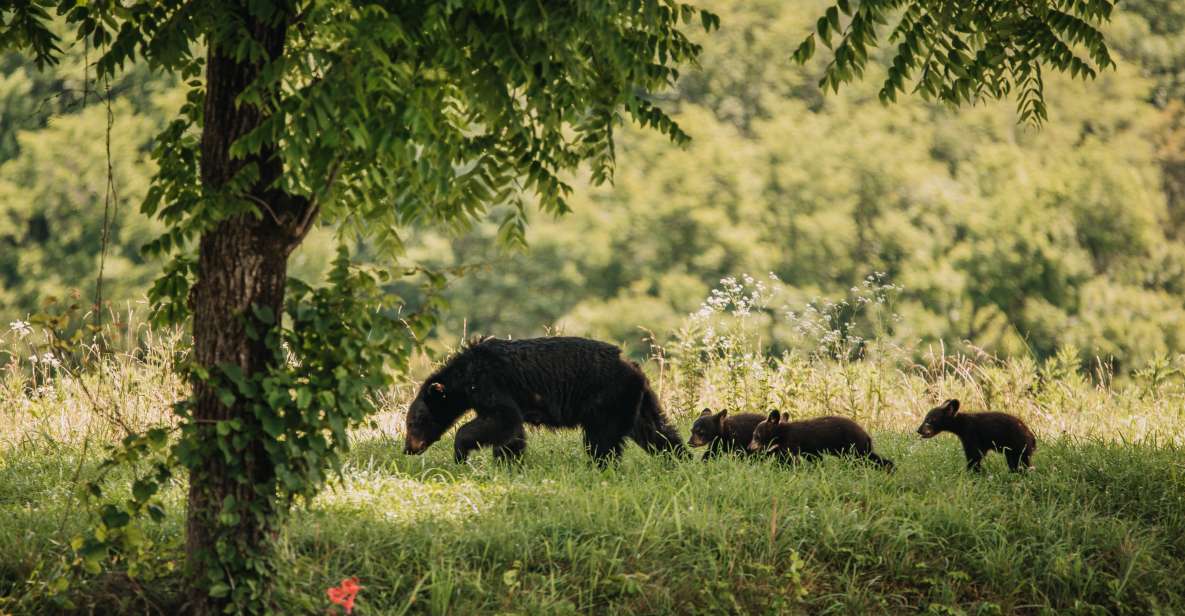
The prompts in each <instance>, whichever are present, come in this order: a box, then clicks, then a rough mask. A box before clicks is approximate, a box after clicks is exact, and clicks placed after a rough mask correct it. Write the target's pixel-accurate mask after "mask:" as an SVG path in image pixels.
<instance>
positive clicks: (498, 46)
mask: <svg viewBox="0 0 1185 616" xmlns="http://www.w3.org/2000/svg"><path fill="white" fill-rule="evenodd" d="M246 4H247V6H246V7H245V10H244V7H240V6H238V3H231V2H210V3H190V2H180V1H175V0H174V1H170V2H138V3H133V4H131V5H130V6H128V5H125V4H124V3H118V2H114V1H110V0H108V1H92V2H86V3H83V2H78V1H77V0H59V1H58V2H56V3H54V2H46V1H42V2H32V3H30V4H28V5H25V6H23V7H20V8H15V9H12V10H11V11H10V14H9V15H8V18H7V19H6V22H5V24H4V26H3V32H4V36H5V39H6V40H5V43H7V44H9V45H12V44H14V43H15V44H16V45H18V46H22V47H27V48H28V49H31V50H32V51H33V53H34V54H35V56H36V57H37V59H38V60H39V61H40V62H43V63H52V62H54V61H55V60H56V58H57V57H58V55H59V53H60V41H58V40H57V38H56V36H55V35H54V34H53V31H52V30H51V29H50V27H49V20H50V17H49V11H48V9H49V7H50V6H51V5H52V6H56V8H57V12H58V13H60V14H63V15H65V16H66V20H67V22H68V23H69V24H71V25H72V26H73V27H74V28H75V29H76V31H77V34H78V36H79V37H83V38H86V39H87V40H88V41H89V43H90V44H91V45H92V46H93V47H94V48H96V49H101V50H102V55H101V57H100V59H99V60H98V63H97V67H98V72H99V73H100V74H101V75H103V74H110V73H112V72H114V71H116V70H117V69H119V68H120V67H123V66H124V65H125V63H127V62H131V61H135V60H137V59H139V58H142V59H143V60H145V61H147V62H148V63H149V64H151V65H152V66H154V67H156V68H160V69H164V70H166V71H173V72H179V73H181V74H182V75H183V76H185V77H186V78H192V81H190V86H191V87H192V88H193V92H192V93H191V97H190V101H191V103H190V104H189V105H186V106H185V107H184V108H183V110H182V111H183V115H184V117H183V118H181V119H179V120H178V121H177V122H175V123H174V125H173V126H171V127H170V128H169V129H168V130H167V131H166V132H165V133H164V134H163V135H162V137H163V138H162V140H161V145H162V146H163V148H164V150H163V151H161V152H160V153H159V157H160V163H161V173H160V175H159V177H158V178H157V186H156V187H155V189H154V190H153V191H152V192H150V194H149V197H148V199H147V201H146V205H145V209H146V211H147V212H148V213H150V214H156V215H158V216H159V217H161V218H162V219H164V220H165V221H166V222H168V223H170V224H171V226H172V229H171V230H170V232H169V234H168V235H167V236H166V237H165V238H162V240H163V241H162V242H159V243H157V244H155V245H154V246H152V247H151V249H152V250H153V251H154V252H170V251H174V250H176V249H178V248H180V247H181V246H184V245H185V244H186V242H187V241H188V240H191V239H192V238H193V237H194V236H195V235H196V234H197V233H200V231H201V230H202V229H204V228H208V227H209V226H210V225H211V224H212V223H213V222H216V221H217V220H219V219H221V218H222V217H224V216H225V215H227V214H229V213H230V212H221V211H210V210H211V208H212V207H215V206H211V204H210V202H209V200H208V197H209V195H205V194H203V193H202V192H201V191H200V190H199V189H198V186H199V185H200V183H199V182H198V181H197V179H198V175H197V174H198V169H197V162H196V161H197V154H196V150H197V147H198V142H197V140H196V139H195V138H193V137H191V136H189V135H191V134H192V133H191V131H190V129H191V128H193V127H195V126H197V125H200V123H201V112H202V109H201V104H200V101H201V95H202V89H203V87H204V84H203V83H202V81H201V80H200V79H196V77H197V76H198V75H199V74H200V72H201V66H202V64H203V60H202V59H201V58H199V57H196V56H195V54H194V52H195V50H196V49H198V46H199V44H206V45H219V46H221V47H223V48H224V49H230V50H233V53H234V55H235V57H236V59H238V60H239V61H260V62H262V61H263V59H264V58H265V57H266V54H265V50H264V49H263V48H262V47H261V46H260V45H259V44H258V43H255V42H254V41H253V40H252V38H251V37H250V36H249V35H248V32H247V30H246V25H245V24H246V22H247V18H248V17H249V18H251V19H255V20H261V21H264V22H267V23H280V22H281V21H286V22H287V23H288V24H289V27H288V28H287V32H288V35H287V36H288V40H287V44H286V46H285V52H284V54H283V55H282V56H281V57H280V58H278V59H276V60H275V61H273V62H270V63H268V64H267V65H266V67H265V68H264V70H263V72H262V77H261V78H260V79H259V80H257V82H256V83H254V84H252V85H251V87H250V88H249V89H248V91H247V92H246V93H244V95H243V96H242V97H241V98H240V101H239V102H240V104H242V103H250V104H253V105H255V106H257V107H259V108H261V109H263V110H264V111H265V113H264V115H265V117H266V120H265V121H264V122H263V124H262V126H260V127H259V128H258V129H257V130H255V131H253V132H251V133H250V134H248V135H246V136H245V137H244V138H242V139H240V140H239V141H238V142H237V143H236V145H235V149H234V152H233V153H234V154H235V155H237V156H239V157H242V158H246V156H247V155H249V154H255V153H259V152H260V151H262V150H264V149H265V148H268V149H274V150H275V151H277V152H279V155H280V156H281V158H282V160H283V164H284V173H283V175H282V178H281V179H280V180H279V181H280V183H281V184H282V185H281V186H278V187H276V188H280V189H282V190H283V191H285V192H287V193H289V194H293V195H300V196H304V197H308V198H312V199H315V200H316V203H318V204H320V207H321V212H320V213H321V214H323V215H324V216H325V218H326V219H327V220H328V221H329V222H333V223H338V224H339V225H341V228H342V229H343V230H346V231H356V232H359V233H361V234H363V235H367V236H372V237H374V238H375V239H376V240H377V241H378V244H379V245H380V246H382V247H387V248H397V247H398V246H399V244H400V240H399V236H398V232H397V229H399V228H400V227H403V226H405V225H407V224H409V223H413V222H416V221H421V220H429V221H436V222H441V221H443V222H448V223H454V224H465V223H468V222H470V221H472V220H474V219H475V218H476V217H478V216H479V215H481V214H483V213H484V212H486V211H487V209H488V208H490V207H491V206H496V205H510V206H513V207H511V208H510V212H511V213H510V214H509V215H508V216H507V217H506V218H505V220H504V221H503V225H502V230H503V234H504V236H505V237H506V239H509V240H512V241H514V240H521V238H522V233H523V229H524V226H525V208H524V198H525V195H528V194H533V195H535V196H536V197H537V199H538V204H539V206H540V207H541V208H542V209H544V210H545V211H549V212H555V213H560V212H564V211H566V209H567V206H566V204H565V198H566V196H567V195H568V193H569V191H570V187H569V186H568V185H567V184H566V183H565V182H564V181H563V180H561V179H560V174H561V172H563V171H565V170H569V169H572V168H574V167H576V166H577V165H578V164H579V163H581V162H584V161H588V162H589V163H590V165H591V167H592V171H593V173H592V177H593V180H594V181H596V182H602V181H604V180H606V179H607V178H608V177H609V176H610V174H611V173H612V170H613V160H614V152H613V133H614V127H615V126H616V125H617V124H620V123H621V122H622V120H623V119H624V118H629V119H631V120H633V121H635V122H637V123H638V124H640V125H642V126H646V127H652V128H654V129H656V130H658V131H660V132H661V133H663V134H665V135H667V136H668V137H670V138H671V139H672V140H674V141H677V142H682V141H685V140H686V138H687V137H686V135H685V134H684V133H683V132H682V131H681V130H680V129H679V128H678V126H676V125H675V124H674V123H673V122H672V121H671V120H670V119H669V118H668V117H667V115H666V114H665V113H663V111H662V110H660V109H659V108H657V107H656V106H655V105H654V104H653V103H652V102H650V100H648V98H647V92H650V91H654V90H656V89H661V88H663V87H666V86H669V85H670V84H672V83H673V82H674V81H675V79H676V78H677V77H678V72H677V69H676V68H674V67H675V66H677V65H678V64H680V63H684V62H688V61H691V60H693V59H694V58H695V56H696V55H697V54H698V52H699V50H700V47H699V46H698V45H697V44H695V43H693V42H691V41H690V40H689V39H688V38H687V36H686V35H685V34H684V32H683V31H682V30H680V27H681V26H683V25H686V24H688V23H699V24H702V26H703V27H705V28H712V27H714V25H715V17H714V16H713V15H711V14H710V13H707V12H703V11H698V10H695V9H693V8H692V7H691V6H689V5H684V4H680V3H675V2H655V1H649V2H636V1H634V2H604V1H602V0H588V1H582V2H565V3H535V2H524V3H504V2H494V1H482V2H435V1H422V2H394V3H387V2H375V3H365V4H362V3H356V2H350V1H348V0H315V1H311V2H296V3H289V2H279V1H276V2H269V1H266V0H263V1H257V2H250V3H246ZM243 173H244V176H243V177H241V178H239V183H238V185H239V186H244V185H249V183H250V180H251V179H252V178H251V177H250V174H251V173H252V170H251V169H249V168H248V169H246V170H245V171H244V172H243ZM166 204H167V205H166ZM218 207H224V206H218Z"/></svg>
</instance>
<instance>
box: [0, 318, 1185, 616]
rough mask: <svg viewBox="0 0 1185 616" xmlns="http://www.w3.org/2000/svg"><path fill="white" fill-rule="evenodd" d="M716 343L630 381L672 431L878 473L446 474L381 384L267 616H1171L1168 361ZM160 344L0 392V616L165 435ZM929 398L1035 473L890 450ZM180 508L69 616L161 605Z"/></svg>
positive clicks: (294, 526) (280, 562)
mask: <svg viewBox="0 0 1185 616" xmlns="http://www.w3.org/2000/svg"><path fill="white" fill-rule="evenodd" d="M729 348H730V350H729V351H728V352H727V353H717V352H715V351H713V352H706V351H704V350H702V349H698V348H697V347H691V348H690V350H685V351H683V352H682V355H681V356H675V357H672V358H665V357H662V356H661V355H660V356H658V357H656V358H653V360H652V361H650V362H648V364H647V368H648V372H649V373H650V375H651V380H652V383H653V385H654V387H655V389H656V391H658V392H659V394H660V396H661V398H662V400H663V405H664V407H665V408H666V409H668V412H670V413H671V414H672V415H673V416H674V417H675V419H676V421H677V424H678V427H679V429H680V431H681V433H682V434H683V435H684V436H686V435H687V433H688V429H689V427H690V424H691V421H692V419H693V418H694V417H695V416H696V415H698V411H699V409H700V408H702V407H703V406H705V405H707V406H713V407H722V406H726V407H728V408H731V409H735V410H737V411H764V410H766V409H768V408H780V409H783V410H786V411H789V412H790V413H791V414H792V415H794V416H795V417H809V416H813V415H822V414H841V415H847V416H850V417H852V418H854V419H856V420H857V421H859V422H860V423H861V424H863V425H865V426H866V427H867V428H868V429H869V430H870V432H871V433H872V435H873V438H874V441H875V444H876V445H875V446H876V449H877V451H878V452H879V453H881V454H882V455H884V456H887V457H889V458H891V459H893V460H894V462H896V464H897V470H896V472H894V473H892V474H889V473H885V472H883V471H880V470H878V469H875V468H870V467H868V466H866V465H862V464H860V463H857V462H852V461H849V460H843V459H836V458H829V459H826V460H824V461H823V462H820V463H812V464H804V465H800V466H797V467H786V466H782V465H779V464H776V463H772V462H770V461H762V460H746V459H721V460H714V461H712V462H710V463H703V462H701V461H700V460H699V456H698V453H697V455H696V457H695V459H689V460H670V459H665V458H654V457H649V456H646V455H645V454H644V453H642V452H641V451H640V450H639V448H637V447H636V446H631V447H629V448H628V449H627V452H626V455H625V456H624V458H623V459H622V460H621V462H620V464H617V465H615V466H612V467H610V468H608V469H599V468H597V467H596V466H595V465H593V464H591V463H590V462H589V461H588V459H587V457H586V456H585V455H584V454H583V452H582V450H581V445H580V437H579V434H578V433H576V432H574V431H561V432H552V431H546V430H540V431H534V432H532V434H531V435H530V436H529V442H530V445H529V447H528V451H527V454H526V456H525V458H524V460H523V461H522V463H521V464H520V465H513V466H505V465H499V464H496V463H494V462H493V460H492V459H491V457H490V455H489V453H488V452H482V453H480V454H479V455H476V456H474V457H473V458H472V459H471V461H470V463H469V464H464V465H458V464H455V463H454V462H453V461H452V443H451V437H446V438H445V439H444V440H443V441H442V442H440V443H438V444H436V445H435V446H433V447H432V448H431V449H429V450H428V452H427V453H426V454H425V455H423V456H419V457H409V456H406V455H404V454H403V453H402V443H401V442H400V441H399V440H398V439H399V438H401V432H402V427H403V412H404V410H405V409H406V405H407V402H408V397H409V395H410V393H411V388H410V387H408V386H402V387H396V388H393V389H392V390H391V391H388V392H383V394H382V395H381V396H379V398H378V401H379V403H380V406H381V411H380V412H379V413H378V414H377V415H376V416H375V418H374V419H375V423H374V426H372V427H368V428H363V429H359V430H356V431H355V446H354V448H353V450H352V451H351V452H350V453H349V454H348V455H347V456H346V467H345V468H344V473H343V478H342V480H340V481H335V482H333V483H332V485H331V486H330V488H329V489H327V490H326V491H325V492H324V493H322V494H321V495H320V496H319V497H318V498H317V499H315V500H314V501H313V502H311V503H307V504H305V505H303V506H301V507H299V508H297V509H296V510H295V511H294V512H293V514H292V517H291V520H290V523H289V524H288V525H287V526H286V528H285V530H284V531H283V532H282V533H281V535H280V536H279V537H278V541H277V546H276V550H277V569H276V576H277V580H276V581H277V583H276V591H277V595H276V600H277V602H278V604H279V608H280V610H281V611H282V612H283V613H291V614H298V613H299V614H305V613H307V614H324V613H325V612H326V609H327V608H328V607H329V604H328V600H327V598H326V594H325V589H327V588H329V587H330V586H333V585H336V584H337V583H338V582H339V581H341V580H342V579H343V578H346V577H352V576H357V577H359V578H360V579H361V582H362V584H363V585H364V586H365V588H364V590H362V592H361V594H360V595H359V598H358V604H357V605H358V608H357V612H356V613H358V614H362V615H363V616H365V615H367V614H475V613H502V614H511V613H515V614H712V613H719V614H726V613H727V614H732V613H751V614H793V613H804V614H807V613H809V614H828V613H835V614H876V613H890V614H892V613H904V612H910V613H916V612H922V613H938V614H942V613H945V614H960V613H966V614H1040V613H1051V614H1052V613H1056V614H1075V613H1078V614H1095V613H1098V614H1104V613H1105V614H1112V613H1131V614H1150V613H1162V614H1180V613H1185V586H1183V585H1182V583H1181V580H1182V579H1185V432H1183V428H1182V427H1183V426H1185V382H1183V381H1185V379H1182V378H1180V375H1181V374H1182V366H1179V364H1180V361H1181V360H1176V361H1177V363H1175V364H1166V365H1165V366H1163V369H1161V370H1158V371H1156V372H1155V373H1147V374H1142V375H1141V374H1137V375H1129V376H1124V377H1123V378H1114V377H1113V376H1112V375H1109V374H1098V375H1095V376H1094V378H1087V377H1086V376H1084V375H1083V374H1081V372H1080V371H1079V369H1078V367H1077V366H1076V365H1074V364H1073V363H1072V362H1069V361H1068V360H1063V359H1062V358H1060V356H1059V358H1055V359H1053V360H1049V361H1046V362H1044V363H1040V364H1039V363H1038V362H1035V361H1034V360H1032V359H1027V358H1016V359H1008V360H998V359H995V358H977V359H975V360H972V359H968V358H966V357H959V356H947V355H942V354H934V353H929V354H925V355H923V356H922V359H920V360H917V361H914V360H912V359H909V357H908V356H907V357H902V356H900V355H893V354H891V353H880V352H878V353H877V354H871V355H870V359H868V360H865V361H860V362H833V361H828V360H821V359H818V358H814V359H811V358H804V357H801V356H785V357H780V358H771V357H768V356H765V355H764V354H763V352H761V351H760V350H755V351H754V352H752V353H748V352H742V351H744V349H745V348H749V347H744V346H743V345H733V346H730V347H729ZM754 348H755V347H754ZM30 352H31V351H28V352H26V351H22V353H23V355H22V356H24V355H28V354H29V353H30ZM178 352H180V350H179V348H178V347H175V346H171V345H170V344H168V343H167V340H166V343H160V342H158V343H155V344H150V345H148V346H147V347H146V349H145V350H143V351H139V350H136V351H132V352H127V353H116V354H112V355H110V356H108V357H106V358H104V360H103V363H102V364H101V365H102V366H103V378H98V377H97V376H96V374H95V373H94V372H91V373H88V374H87V375H85V376H77V375H70V374H65V373H60V372H54V373H46V372H44V371H42V372H40V373H38V372H36V369H30V368H29V367H28V366H24V365H17V364H10V365H9V366H8V368H7V369H6V370H5V371H4V372H3V373H0V616H8V614H10V613H11V614H14V615H15V614H45V613H53V612H54V611H55V610H56V609H57V604H55V603H54V602H53V601H52V600H51V598H50V597H49V596H48V594H47V592H46V590H47V587H48V585H49V584H50V583H52V582H53V580H55V579H58V578H60V576H61V573H62V571H63V570H64V569H65V568H66V567H68V565H69V561H70V559H71V558H72V557H73V556H72V551H71V548H70V541H71V539H72V538H73V537H75V536H77V535H79V534H80V533H82V532H83V531H84V530H85V528H86V526H87V514H86V511H85V510H84V509H83V508H82V506H81V505H80V504H78V503H77V502H76V498H75V494H76V493H77V483H76V479H77V478H89V477H91V476H93V473H94V470H95V466H96V465H97V463H98V461H99V460H100V459H101V457H102V455H103V449H104V446H105V444H107V443H112V442H116V441H117V440H118V439H119V438H120V436H121V435H122V428H120V427H119V426H120V425H121V424H126V425H128V426H130V427H132V428H134V429H135V428H143V427H145V426H148V425H154V424H157V423H160V422H168V421H172V419H171V416H170V414H169V404H170V403H171V402H172V401H174V400H176V399H178V398H180V397H182V396H184V395H185V386H184V380H183V379H182V378H181V377H180V376H179V375H178V374H177V373H176V372H175V370H174V368H173V365H174V364H173V361H174V359H173V358H174V357H175V355H177V354H178ZM705 358H706V359H705ZM429 368H430V366H428V365H427V364H423V365H419V366H417V368H416V372H417V374H423V373H424V372H425V371H427V370H428V369H429ZM42 370H43V368H42ZM32 377H36V378H32ZM947 397H958V398H960V399H961V400H962V401H963V406H964V408H966V409H969V410H978V409H995V410H1007V411H1010V412H1013V413H1016V414H1018V415H1020V416H1021V417H1023V418H1024V419H1025V421H1026V422H1028V423H1029V425H1030V426H1032V428H1033V429H1034V431H1035V433H1036V434H1037V438H1038V450H1037V452H1036V455H1035V457H1034V463H1035V464H1036V467H1037V468H1036V470H1035V471H1032V472H1029V473H1025V474H1011V473H1008V472H1007V471H1006V467H1005V464H1004V460H1003V459H1002V457H1000V456H999V455H998V454H993V455H992V456H990V457H989V458H988V461H987V464H986V471H987V472H985V473H984V474H982V475H979V476H976V475H972V474H969V473H967V472H965V471H964V470H963V465H964V461H963V457H962V450H961V448H960V447H959V444H958V442H957V440H956V439H955V437H953V436H950V435H944V436H941V437H939V438H935V439H932V440H926V441H923V440H921V439H920V438H919V437H917V436H916V435H915V434H913V433H912V431H913V429H914V428H916V427H917V424H918V422H919V421H920V418H921V416H922V415H923V414H924V413H925V411H926V410H927V409H928V408H929V407H930V406H932V405H933V404H934V403H935V402H936V401H938V400H942V399H944V398H947ZM121 472H123V475H122V476H119V477H117V481H116V484H119V485H122V486H123V489H125V490H126V489H127V488H128V485H129V484H130V471H127V470H123V471H121ZM184 489H185V487H184V486H183V485H178V486H174V487H173V488H171V489H170V490H169V491H167V492H166V493H165V494H164V499H165V501H166V502H165V504H166V509H167V511H168V512H169V515H168V517H167V518H166V519H165V521H164V522H163V523H161V524H159V525H150V526H149V527H148V528H147V529H146V531H147V532H148V533H150V534H151V535H152V537H153V538H154V539H155V540H156V542H157V545H158V546H159V547H157V548H156V549H154V550H152V551H151V552H150V553H147V554H144V555H143V556H142V558H141V559H140V562H141V564H143V565H145V566H144V567H143V568H142V569H141V571H140V573H139V575H136V576H129V575H127V572H126V571H120V570H115V571H111V572H107V573H104V574H101V575H99V576H96V577H90V578H81V579H78V578H76V579H74V580H73V582H72V583H73V586H71V588H70V589H69V590H68V592H67V593H66V595H65V596H66V597H68V598H69V599H70V600H71V601H72V602H73V603H74V604H75V605H76V606H78V608H79V611H82V612H84V613H85V612H93V613H99V614H107V613H165V614H168V613H176V612H177V611H178V610H179V608H180V604H179V600H180V599H179V598H180V597H181V596H183V594H184V590H185V589H184V581H183V579H182V576H181V575H180V569H181V567H182V564H183V562H182V550H181V544H182V542H183V540H184V502H183V497H184Z"/></svg>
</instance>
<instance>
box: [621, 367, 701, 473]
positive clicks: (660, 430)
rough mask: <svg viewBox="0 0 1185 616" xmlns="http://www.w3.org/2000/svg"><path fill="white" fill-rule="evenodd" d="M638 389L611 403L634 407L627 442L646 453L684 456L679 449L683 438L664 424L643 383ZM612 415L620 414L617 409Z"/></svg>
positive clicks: (658, 408) (683, 451)
mask: <svg viewBox="0 0 1185 616" xmlns="http://www.w3.org/2000/svg"><path fill="white" fill-rule="evenodd" d="M639 385H640V387H639V388H638V389H634V390H627V391H629V393H627V394H625V395H624V396H621V397H619V401H618V402H616V403H615V406H616V405H618V404H620V405H628V404H634V405H635V409H636V410H635V412H634V413H632V414H631V415H632V416H633V424H634V425H633V428H632V429H631V430H630V431H629V436H630V438H632V439H633V440H634V442H635V443H637V444H639V445H641V446H642V449H645V450H646V453H650V454H655V453H663V452H671V453H674V454H677V455H679V456H685V455H687V450H686V449H685V448H684V447H683V438H682V437H681V436H679V431H678V430H676V429H675V428H674V426H672V425H671V424H670V423H667V418H666V417H665V416H664V415H663V412H662V409H661V408H660V407H659V406H658V399H657V398H656V397H655V395H654V392H652V391H650V388H649V387H648V386H647V385H646V383H645V381H643V382H642V383H640V384H639ZM609 412H614V410H610V411H609ZM616 412H618V413H620V412H621V411H620V407H619V408H618V409H616Z"/></svg>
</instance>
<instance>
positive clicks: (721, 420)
mask: <svg viewBox="0 0 1185 616" xmlns="http://www.w3.org/2000/svg"><path fill="white" fill-rule="evenodd" d="M725 417H728V409H724V410H722V411H720V412H719V413H716V424H717V425H721V426H722V425H724V418H725Z"/></svg>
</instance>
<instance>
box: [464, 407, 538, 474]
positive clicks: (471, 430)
mask: <svg viewBox="0 0 1185 616" xmlns="http://www.w3.org/2000/svg"><path fill="white" fill-rule="evenodd" d="M522 429H523V426H522V423H515V422H507V421H506V420H505V419H503V418H500V417H481V416H478V417H477V418H476V419H474V420H473V421H471V422H469V423H467V424H465V425H463V426H461V428H460V429H458V430H457V438H456V439H455V440H454V441H453V454H454V457H455V458H456V460H457V462H458V463H461V462H464V461H465V459H466V458H468V457H469V452H471V451H473V450H474V449H479V448H481V447H486V446H490V445H503V444H506V443H508V442H509V441H511V440H512V439H513V438H514V437H515V435H518V434H522ZM523 446H524V447H525V446H526V442H525V440H524V442H523Z"/></svg>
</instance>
